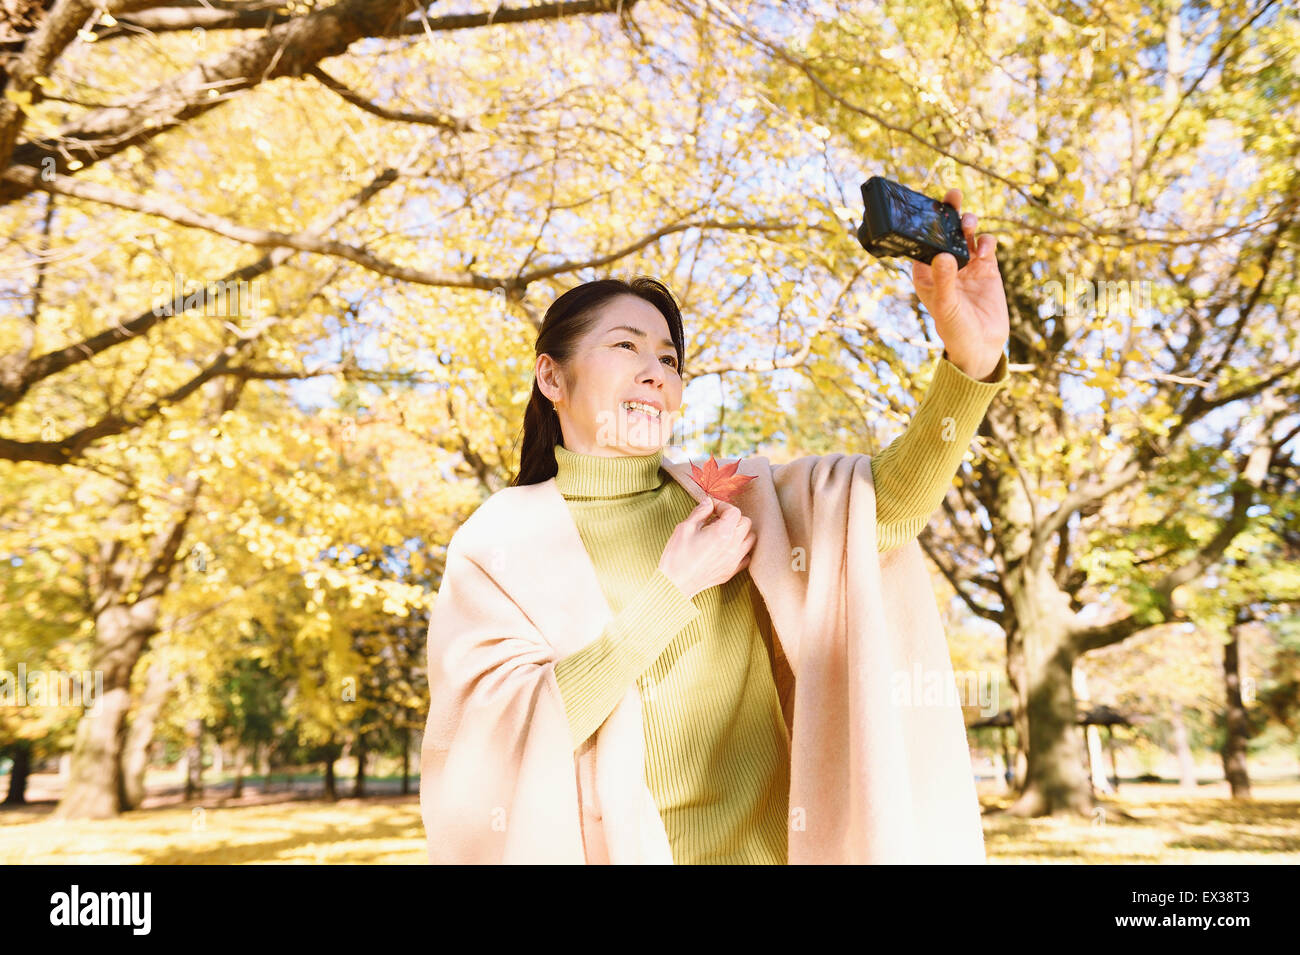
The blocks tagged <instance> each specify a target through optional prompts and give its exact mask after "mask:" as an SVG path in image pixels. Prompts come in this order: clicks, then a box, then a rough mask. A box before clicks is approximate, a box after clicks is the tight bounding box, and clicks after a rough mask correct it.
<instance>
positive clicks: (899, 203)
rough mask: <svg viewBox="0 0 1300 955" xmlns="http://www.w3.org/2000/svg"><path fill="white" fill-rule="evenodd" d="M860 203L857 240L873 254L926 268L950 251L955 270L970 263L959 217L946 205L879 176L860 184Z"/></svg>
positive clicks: (954, 210) (968, 251) (968, 250)
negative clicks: (862, 212)
mask: <svg viewBox="0 0 1300 955" xmlns="http://www.w3.org/2000/svg"><path fill="white" fill-rule="evenodd" d="M862 202H863V203H864V204H865V205H866V207H867V211H866V215H865V216H864V218H863V220H862V225H860V226H858V241H859V242H861V243H862V247H863V248H864V249H866V250H867V251H868V252H870V253H871V254H872V255H875V256H879V257H881V258H886V257H888V256H893V255H904V256H907V257H908V258H913V259H916V260H917V261H918V262H924V263H926V264H927V265H928V264H929V263H930V260H931V259H933V258H934V257H935V256H936V255H938V254H939V253H940V252H950V253H952V256H953V258H955V259H956V260H957V268H963V267H964V266H965V265H966V263H967V262H969V261H970V249H969V248H968V247H967V246H966V235H965V234H964V233H963V232H962V231H961V216H959V215H958V214H957V210H956V209H954V208H953V207H952V206H950V205H948V203H946V202H940V201H939V200H938V199H931V198H930V197H929V196H924V195H922V194H921V193H919V192H916V191H915V190H913V189H908V188H907V187H906V186H902V185H899V184H898V183H896V182H894V181H893V180H892V179H884V178H882V177H880V176H872V177H871V178H870V179H868V180H867V181H866V182H864V183H863V184H862Z"/></svg>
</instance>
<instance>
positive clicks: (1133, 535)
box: [709, 2, 1300, 814]
mask: <svg viewBox="0 0 1300 955" xmlns="http://www.w3.org/2000/svg"><path fill="white" fill-rule="evenodd" d="M709 7H710V8H711V9H712V10H713V11H714V12H715V15H716V18H717V21H718V22H719V23H721V24H726V25H728V26H730V28H731V29H733V30H734V31H735V32H736V33H737V34H738V35H740V36H744V37H746V38H747V39H748V40H749V41H750V42H752V43H754V44H755V45H757V46H760V47H762V48H764V49H766V50H767V51H768V52H769V53H770V54H771V57H772V62H773V63H774V64H775V65H776V66H775V68H774V69H773V70H772V71H771V72H770V74H769V76H768V80H767V82H765V83H764V84H763V85H762V90H763V96H764V97H765V98H766V99H768V100H771V101H772V102H774V103H775V104H777V106H778V107H779V108H780V109H782V110H785V111H790V112H800V113H802V114H803V115H805V116H808V117H820V118H821V122H822V123H823V124H824V127H825V128H826V129H827V130H828V131H830V132H831V139H828V143H829V144H830V145H829V146H828V150H827V157H826V161H825V165H826V168H827V169H828V174H829V175H833V176H834V177H835V180H836V181H838V182H840V183H843V184H844V186H845V187H846V188H845V191H844V200H843V203H842V207H841V208H840V210H839V211H840V212H843V213H847V214H848V215H858V216H860V214H861V206H860V204H859V203H855V202H854V198H855V197H854V196H853V193H852V189H853V188H854V187H856V185H857V184H858V183H860V182H861V181H863V180H864V179H865V178H866V176H867V174H869V173H879V174H882V175H886V176H889V177H890V178H893V179H896V180H899V181H902V182H904V183H905V184H907V185H910V186H912V187H913V188H917V189H920V190H922V191H928V192H929V193H930V194H933V195H936V196H941V195H942V194H943V192H944V191H945V189H946V188H947V187H950V186H958V187H960V188H961V189H962V191H963V208H964V209H969V210H971V211H973V212H975V213H976V214H977V215H978V216H979V219H980V226H979V231H981V232H983V231H991V232H994V233H996V234H997V235H998V237H999V247H998V258H999V263H1000V265H1001V270H1002V274H1003V277H1004V280H1005V286H1006V291H1007V297H1008V303H1009V306H1010V308H1011V314H1012V328H1011V340H1010V356H1009V357H1010V369H1011V381H1010V383H1009V385H1008V386H1007V387H1006V388H1005V389H1004V390H1003V391H1002V392H1001V393H1000V394H999V396H998V398H997V399H995V401H994V403H993V405H992V406H991V407H990V409H989V412H988V414H987V416H986V419H985V422H984V424H983V425H982V427H981V430H980V438H979V441H978V446H977V447H976V448H972V450H971V452H970V454H969V455H968V466H963V468H962V469H961V471H960V472H959V474H958V476H957V479H956V480H955V481H954V487H953V488H952V489H951V491H950V492H949V494H948V496H947V498H946V499H945V500H944V502H943V505H942V506H943V511H944V514H945V516H946V518H947V519H948V520H947V522H946V524H947V527H946V529H945V533H944V534H943V536H942V538H941V537H940V536H939V535H938V534H937V533H936V530H937V528H928V529H927V530H926V531H925V532H923V534H922V537H921V542H922V544H923V545H924V546H925V548H926V550H927V552H928V554H929V556H930V557H931V558H932V560H933V561H934V563H935V565H936V567H937V568H938V569H939V571H940V572H941V573H942V574H943V575H944V576H945V577H946V578H947V579H948V581H949V582H950V584H951V585H952V586H953V587H954V589H955V591H956V592H957V593H958V595H959V596H960V598H961V600H962V601H963V602H964V603H965V605H966V606H967V608H968V609H969V610H970V611H971V612H972V613H974V614H976V615H978V616H980V617H983V618H986V619H988V620H990V621H993V622H995V623H997V624H999V625H1000V626H1001V627H1002V628H1003V631H1004V633H1005V634H1006V644H1007V666H1008V672H1009V676H1010V679H1011V684H1012V686H1013V688H1014V694H1015V695H1014V699H1013V701H1012V704H1013V705H1012V709H1013V711H1014V717H1015V727H1016V730H1017V733H1018V735H1019V736H1020V738H1021V739H1022V740H1023V741H1024V742H1025V744H1026V748H1027V753H1028V766H1027V776H1026V778H1025V779H1024V780H1023V786H1022V791H1021V793H1020V796H1019V798H1018V800H1017V801H1016V803H1015V805H1014V806H1013V811H1014V812H1018V813H1028V814H1038V813H1049V812H1056V811H1061V810H1071V809H1072V810H1076V811H1080V812H1085V813H1086V812H1088V811H1089V810H1090V807H1091V794H1090V791H1089V786H1088V781H1087V777H1086V774H1085V772H1084V765H1085V760H1084V754H1083V750H1082V739H1081V738H1080V735H1079V732H1078V729H1077V726H1076V705H1075V700H1074V697H1073V690H1072V680H1071V671H1072V667H1073V663H1074V661H1075V660H1076V659H1078V658H1079V657H1080V656H1081V655H1083V654H1086V653H1088V652H1089V651H1091V650H1095V649H1098V648H1100V647H1104V646H1109V645H1112V644H1115V643H1118V642H1120V641H1123V640H1124V639H1126V638H1127V637H1129V636H1130V635H1132V634H1135V633H1138V632H1140V631H1142V630H1144V629H1146V628H1148V627H1151V626H1155V625H1158V624H1161V623H1165V622H1170V621H1178V620H1182V619H1185V613H1186V611H1185V610H1184V609H1182V608H1181V606H1180V597H1179V592H1180V590H1182V591H1187V590H1190V589H1194V588H1195V587H1196V586H1197V582H1198V580H1200V579H1201V577H1202V575H1204V574H1205V573H1206V572H1207V571H1209V570H1210V569H1211V568H1214V567H1215V566H1216V565H1218V564H1219V563H1220V562H1221V561H1222V560H1223V559H1224V558H1225V556H1226V555H1227V554H1228V552H1229V547H1230V545H1231V544H1232V542H1233V540H1234V539H1235V538H1236V537H1237V536H1238V535H1239V534H1241V533H1242V532H1243V531H1244V530H1245V529H1246V528H1247V526H1248V524H1249V521H1250V518H1249V516H1248V512H1250V510H1251V508H1252V506H1253V505H1255V504H1256V503H1257V502H1258V501H1259V499H1260V496H1261V494H1262V489H1263V488H1264V487H1265V485H1266V484H1267V482H1268V480H1269V478H1270V475H1273V474H1276V473H1277V472H1278V470H1279V469H1280V468H1282V467H1283V466H1284V465H1285V462H1286V460H1287V451H1286V448H1287V446H1288V445H1289V444H1291V443H1293V442H1294V440H1295V438H1296V435H1297V425H1296V419H1295V415H1294V409H1295V407H1296V400H1295V399H1296V394H1297V391H1298V390H1300V374H1298V372H1300V362H1298V361H1297V359H1296V358H1295V355H1296V335H1297V329H1298V328H1300V323H1297V322H1296V320H1295V316H1296V307H1297V300H1296V295H1295V288H1296V275H1297V269H1298V268H1300V263H1298V262H1297V258H1296V255H1295V249H1296V248H1297V246H1298V245H1300V243H1298V242H1297V234H1298V233H1297V228H1298V227H1297V212H1298V211H1300V206H1298V202H1300V200H1298V199H1297V197H1298V196H1300V179H1297V173H1296V169H1297V166H1296V164H1295V157H1296V155H1297V154H1298V153H1297V139H1296V128H1297V127H1296V124H1295V123H1294V121H1293V120H1294V117H1295V113H1296V109H1297V107H1298V102H1297V100H1298V95H1300V84H1297V82H1296V80H1295V74H1294V73H1293V72H1291V73H1288V72H1287V70H1286V69H1285V68H1284V67H1283V66H1282V64H1285V63H1286V62H1287V61H1288V60H1287V56H1288V54H1287V52H1286V51H1288V50H1291V49H1294V47H1295V44H1296V41H1297V37H1298V36H1300V33H1298V32H1297V31H1298V29H1300V28H1298V26H1297V20H1296V18H1295V17H1294V16H1293V15H1291V14H1289V13H1287V12H1285V11H1282V10H1279V9H1278V8H1277V7H1276V5H1273V4H1268V3H1265V4H1262V5H1252V4H1248V3H1237V2H1230V3H1223V4H1215V5H1213V6H1212V7H1205V8H1199V7H1198V8H1194V9H1193V8H1187V7H1185V6H1183V5H1181V4H1165V5H1163V6H1161V5H1157V6H1156V7H1152V6H1151V5H1149V4H1130V5H1128V6H1125V5H1123V4H1121V5H1120V6H1119V7H1114V6H1111V7H1108V8H1107V11H1106V15H1105V16H1104V17H1101V16H1098V17H1096V18H1090V17H1086V16H1085V15H1084V14H1083V13H1082V12H1081V11H1061V12H1060V13H1057V12H1055V11H1052V10H1050V9H1048V8H1044V7H1035V6H1025V5H1023V4H1018V3H1010V2H1009V3H994V4H985V5H983V6H981V7H979V8H967V7H966V6H963V5H961V4H957V5H952V4H942V3H934V4H929V3H921V4H914V3H909V4H906V5H904V4H896V3H886V4H883V5H878V6H876V7H873V8H872V10H871V11H870V13H867V12H866V11H864V10H862V9H861V8H859V7H858V6H857V5H854V4H838V5H835V7H836V11H837V14H838V15H837V16H834V17H828V18H826V19H824V20H822V21H821V22H820V23H819V24H818V25H817V27H816V29H815V30H813V31H812V33H811V35H809V36H806V37H795V38H789V37H785V36H782V35H780V34H779V33H776V32H773V31H767V30H764V29H763V27H762V26H761V25H757V24H753V23H749V22H746V21H744V20H743V18H738V17H736V16H735V15H734V11H732V10H731V8H730V5H728V4H725V3H710V4H709ZM1118 23H1123V24H1125V28H1124V29H1122V30H1121V29H1117V28H1116V26H1115V24H1118ZM1193 51H1196V52H1195V53H1194V52H1193ZM868 171H869V173H868ZM853 241H854V240H853V238H852V236H851V235H850V234H847V230H846V233H845V234H843V236H842V238H841V239H840V240H839V241H838V248H839V249H840V250H841V254H842V255H843V256H844V259H845V260H849V259H850V258H851V257H855V258H861V257H862V255H863V253H862V252H861V251H860V250H854V249H853ZM850 254H851V255H850ZM838 272H839V274H840V275H845V274H846V270H845V269H844V268H843V267H841V268H840V269H839V270H838ZM905 275H906V273H905V272H903V271H902V270H900V269H898V268H897V267H896V266H895V265H894V264H893V263H887V262H886V263H873V266H872V269H871V271H870V275H869V277H870V279H872V280H873V281H874V282H876V283H879V285H880V286H881V287H882V288H883V289H885V290H886V291H888V292H889V293H890V295H889V297H888V299H886V300H883V301H873V300H871V299H869V298H867V297H865V296H862V295H860V294H857V295H856V301H858V302H861V303H862V305H863V307H864V312H865V313H864V314H862V315H861V316H860V317H858V318H857V319H856V320H849V321H846V322H844V323H843V325H844V326H845V327H843V328H839V329H836V334H835V335H834V336H833V339H832V341H831V347H830V348H826V349H823V348H816V349H814V351H815V352H816V353H817V354H818V355H819V356H821V357H820V360H821V361H823V362H824V364H823V368H824V371H823V372H821V373H820V375H819V377H820V378H821V380H822V381H826V382H831V381H833V382H835V383H836V385H837V387H834V388H832V387H824V386H822V385H821V383H820V381H819V382H813V383H812V384H810V385H809V386H808V387H807V388H805V391H806V392H807V394H805V396H804V397H803V398H801V399H800V405H801V407H803V408H805V409H806V411H812V410H813V408H815V407H817V406H818V404H820V406H821V407H822V408H823V409H825V410H824V412H823V415H832V416H834V419H835V420H836V421H837V422H839V423H840V427H841V428H842V429H844V430H848V429H850V428H851V422H852V418H853V416H854V413H855V411H857V409H855V408H854V406H855V405H857V406H858V407H859V408H860V407H861V406H862V405H864V404H866V405H871V406H875V407H876V408H877V410H878V411H879V412H880V413H882V414H890V415H891V416H893V417H894V418H895V420H898V421H901V422H905V420H906V418H907V416H908V415H909V414H910V410H911V409H912V408H913V407H914V400H915V397H916V395H917V394H918V393H919V392H920V391H921V390H922V389H923V388H924V386H925V384H926V378H925V377H924V376H920V377H918V376H917V374H916V372H915V369H916V368H917V366H918V362H917V360H916V357H915V356H918V355H919V356H920V357H921V359H922V360H924V359H925V358H926V357H927V355H928V354H933V352H932V351H931V349H934V348H937V341H936V337H935V335H934V332H933V327H932V323H931V322H929V321H928V317H927V316H925V314H924V313H923V311H921V310H920V309H919V308H917V307H916V306H915V300H914V298H913V293H912V290H911V288H910V283H909V282H908V280H907V279H906V277H905ZM923 366H924V367H926V368H927V371H928V366H929V363H928V362H924V361H923ZM763 388H764V382H762V381H761V380H754V381H749V382H746V383H745V385H744V388H743V390H742V396H741V397H740V398H739V399H738V400H737V402H736V413H737V414H738V415H739V416H740V417H741V418H742V419H745V424H746V425H749V424H751V422H750V421H749V420H747V419H746V418H745V414H744V407H745V403H746V398H747V396H748V395H750V394H752V393H753V392H755V391H761V390H763ZM811 388H818V393H817V398H818V400H817V401H813V400H809V397H808V396H809V395H810V394H812V392H811V390H810V389H811ZM765 406H766V405H765V404H764V403H763V402H762V401H760V402H758V407H765ZM820 417H821V416H814V417H813V419H812V420H811V421H807V420H805V421H802V422H797V421H789V420H787V421H786V422H785V423H786V424H787V425H792V426H793V427H792V428H791V430H792V431H793V432H794V433H793V434H792V435H791V440H792V441H794V442H796V443H798V442H801V441H805V440H806V441H807V442H808V443H809V444H817V443H822V442H824V438H823V437H822V436H821V434H819V433H818V428H819V427H821V422H820ZM800 425H802V429H807V431H808V432H809V433H808V434H807V437H806V438H805V437H804V435H803V434H802V433H801V430H802V429H801V428H800V427H799V426H800ZM878 446H879V445H878V444H877V443H875V437H874V435H872V436H871V441H870V443H869V442H868V441H867V440H866V435H865V434H864V440H863V446H862V447H861V450H864V451H869V450H871V449H873V448H875V447H878ZM732 450H733V451H734V450H735V449H732ZM1148 488H1158V489H1159V496H1158V498H1157V499H1156V500H1154V501H1152V500H1149V499H1148V500H1147V502H1146V504H1145V505H1144V506H1138V504H1137V502H1138V501H1139V500H1142V499H1143V498H1146V497H1147V489H1148ZM1129 549H1131V551H1132V559H1131V560H1124V559H1120V558H1122V556H1123V554H1124V553H1125V551H1126V550H1129ZM1090 586H1091V589H1089V588H1090Z"/></svg>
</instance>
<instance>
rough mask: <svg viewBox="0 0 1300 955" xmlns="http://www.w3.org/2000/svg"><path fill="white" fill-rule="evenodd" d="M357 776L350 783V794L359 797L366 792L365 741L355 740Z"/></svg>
mask: <svg viewBox="0 0 1300 955" xmlns="http://www.w3.org/2000/svg"><path fill="white" fill-rule="evenodd" d="M356 750H357V777H356V779H355V780H354V781H353V783H352V795H353V796H355V797H357V798H360V797H361V796H364V795H365V794H366V741H365V740H364V739H358V740H357V746H356Z"/></svg>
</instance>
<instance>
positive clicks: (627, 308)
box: [534, 295, 682, 457]
mask: <svg viewBox="0 0 1300 955" xmlns="http://www.w3.org/2000/svg"><path fill="white" fill-rule="evenodd" d="M534 373H535V374H536V376H537V387H538V388H540V389H541V391H542V393H543V394H544V395H546V397H548V398H550V399H551V401H552V402H553V403H554V404H555V409H556V411H557V412H558V413H559V417H560V429H561V431H562V432H563V434H564V446H565V447H566V448H568V449H569V450H570V451H573V452H575V453H577V454H593V455H599V456H602V457H615V456H617V455H621V454H634V455H641V454H653V453H654V452H656V451H658V450H660V449H662V448H663V446H664V445H665V444H667V443H668V441H669V439H670V438H671V437H672V433H673V424H674V422H675V421H676V420H677V413H678V409H679V408H680V407H681V404H682V378H681V375H680V374H679V373H678V370H677V350H676V349H675V348H674V347H673V343H672V337H671V335H670V334H669V332H668V321H667V320H666V319H665V318H664V317H663V315H662V314H661V313H660V311H659V309H657V308H655V307H654V306H653V305H651V304H650V303H649V302H647V301H645V300H644V299H641V298H637V297H636V296H632V295H620V296H619V297H618V298H615V299H611V300H610V301H608V302H606V303H605V305H604V306H603V307H602V308H601V311H600V317H599V318H598V319H597V321H596V323H595V325H593V326H592V328H591V329H590V330H589V331H588V332H587V334H586V335H585V336H584V337H583V338H582V340H581V341H579V343H578V347H577V348H575V349H574V352H573V356H572V358H571V360H570V362H569V375H565V374H564V371H563V369H561V368H560V366H559V365H558V364H557V363H556V362H555V361H554V360H553V359H552V358H551V356H550V355H538V356H537V364H536V367H535V369H534ZM628 401H644V402H648V403H650V404H651V405H654V406H656V407H658V408H659V410H660V414H659V416H658V417H655V416H653V415H645V414H642V413H640V412H638V411H634V410H632V409H630V408H628V407H627V405H626V404H625V402H628Z"/></svg>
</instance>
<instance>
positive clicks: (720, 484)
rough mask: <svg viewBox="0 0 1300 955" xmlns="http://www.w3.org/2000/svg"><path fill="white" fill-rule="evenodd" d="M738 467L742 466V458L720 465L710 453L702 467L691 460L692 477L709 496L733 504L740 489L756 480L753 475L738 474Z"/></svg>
mask: <svg viewBox="0 0 1300 955" xmlns="http://www.w3.org/2000/svg"><path fill="white" fill-rule="evenodd" d="M738 467H740V458H737V459H736V460H734V461H732V462H731V463H730V464H726V465H723V466H722V467H718V462H717V461H715V460H713V455H711V454H710V455H709V460H708V461H706V462H705V463H704V467H702V468H700V467H696V466H695V462H694V461H692V462H691V479H692V480H693V481H695V483H696V484H698V485H699V486H700V487H701V488H702V489H703V490H704V493H705V494H707V495H709V497H712V498H713V499H715V500H718V501H726V502H727V503H728V504H732V503H734V501H733V500H732V498H734V497H735V496H736V494H737V493H738V492H739V491H740V489H741V488H743V487H744V486H745V485H746V484H748V483H749V482H750V481H752V480H754V478H753V477H752V476H751V475H748V474H737V473H736V468H738Z"/></svg>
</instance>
